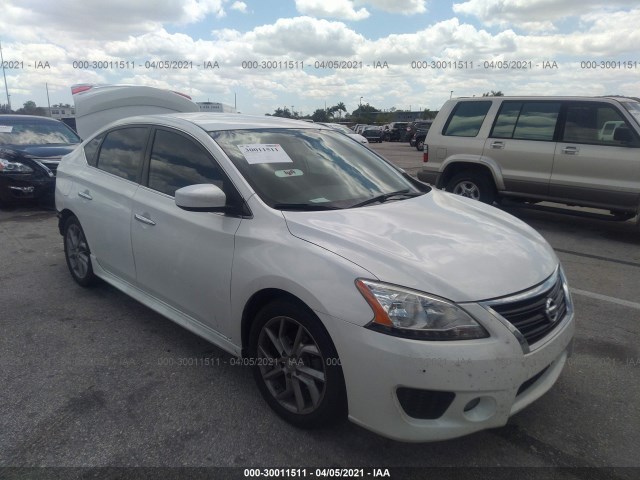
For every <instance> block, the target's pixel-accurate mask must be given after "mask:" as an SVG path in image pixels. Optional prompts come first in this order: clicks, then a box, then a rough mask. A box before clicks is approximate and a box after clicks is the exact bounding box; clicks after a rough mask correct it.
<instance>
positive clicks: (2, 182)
mask: <svg viewBox="0 0 640 480" xmlns="http://www.w3.org/2000/svg"><path fill="white" fill-rule="evenodd" d="M55 186H56V178H55V177H51V176H48V175H46V174H44V173H43V172H34V173H32V174H7V173H3V174H0V201H2V202H3V203H19V202H21V201H24V200H43V201H53V198H54V191H55Z"/></svg>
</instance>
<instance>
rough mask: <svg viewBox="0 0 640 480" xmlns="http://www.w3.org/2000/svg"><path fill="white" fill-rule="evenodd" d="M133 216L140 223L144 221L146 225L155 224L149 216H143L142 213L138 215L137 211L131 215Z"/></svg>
mask: <svg viewBox="0 0 640 480" xmlns="http://www.w3.org/2000/svg"><path fill="white" fill-rule="evenodd" d="M133 218H135V219H136V220H138V221H139V222H142V223H144V224H146V225H155V224H156V222H154V221H153V220H151V219H150V218H148V217H145V216H144V215H138V214H137V213H136V214H135V215H134V216H133Z"/></svg>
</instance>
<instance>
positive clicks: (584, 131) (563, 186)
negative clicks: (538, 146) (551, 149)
mask: <svg viewBox="0 0 640 480" xmlns="http://www.w3.org/2000/svg"><path fill="white" fill-rule="evenodd" d="M563 118H564V120H563V124H562V129H561V132H560V135H561V136H560V141H559V142H558V145H557V147H556V151H555V160H554V166H553V173H552V175H551V184H550V192H549V193H550V195H551V196H553V197H558V198H562V199H566V200H567V201H570V200H576V201H580V203H582V204H589V203H592V204H594V205H599V206H603V207H606V208H611V209H622V210H635V209H636V208H637V207H638V203H639V202H640V189H639V186H640V148H639V147H640V139H639V138H638V135H637V133H636V132H635V131H634V129H633V128H632V126H631V124H630V122H628V121H627V119H626V118H625V116H624V115H623V113H622V112H621V111H620V110H619V109H618V108H617V107H616V106H615V105H613V104H610V103H607V102H567V105H566V107H565V112H564V113H563ZM611 127H613V128H611ZM622 130H627V136H628V135H631V139H630V140H628V139H627V140H620V138H621V137H620V134H622V133H623V132H622ZM616 132H618V135H617V136H616ZM616 137H617V138H619V139H618V140H617V139H616Z"/></svg>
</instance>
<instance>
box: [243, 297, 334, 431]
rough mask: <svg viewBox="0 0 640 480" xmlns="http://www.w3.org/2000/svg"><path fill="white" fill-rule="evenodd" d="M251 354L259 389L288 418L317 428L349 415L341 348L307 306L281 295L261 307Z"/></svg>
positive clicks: (273, 406) (279, 413) (250, 343)
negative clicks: (285, 298) (339, 348)
mask: <svg viewBox="0 0 640 480" xmlns="http://www.w3.org/2000/svg"><path fill="white" fill-rule="evenodd" d="M249 358H250V359H251V361H252V364H253V375H254V379H255V381H256V383H257V385H258V388H259V390H260V393H261V394H262V396H263V397H264V399H265V401H266V402H267V403H268V404H269V406H270V407H271V408H272V409H273V410H274V411H275V412H276V413H277V414H278V415H279V416H280V417H282V418H283V419H285V420H286V421H287V422H289V423H291V424H293V425H295V426H297V427H301V428H316V427H320V426H323V425H328V424H331V423H335V422H337V421H340V420H342V419H343V418H345V417H346V414H347V399H346V390H345V385H344V377H343V375H342V368H341V366H340V361H339V359H338V354H337V352H336V349H335V347H334V345H333V342H332V341H331V337H329V334H328V333H327V331H326V330H325V329H324V327H323V326H322V324H321V323H320V321H319V320H318V318H317V317H316V316H315V315H313V313H312V312H310V311H309V310H307V309H306V308H304V307H303V306H301V305H299V304H297V303H293V302H289V301H284V300H277V301H274V302H272V303H270V304H268V305H267V306H265V307H264V308H263V309H262V310H260V312H259V313H258V315H257V317H256V319H255V321H254V324H253V326H252V328H251V333H250V338H249Z"/></svg>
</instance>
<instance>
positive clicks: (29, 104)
mask: <svg viewBox="0 0 640 480" xmlns="http://www.w3.org/2000/svg"><path fill="white" fill-rule="evenodd" d="M16 113H17V114H19V115H38V116H40V117H46V116H47V112H46V110H45V109H44V108H42V107H38V106H37V105H36V102H34V101H33V100H27V101H26V102H24V104H23V106H22V108H20V109H18V110H17V111H16Z"/></svg>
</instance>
